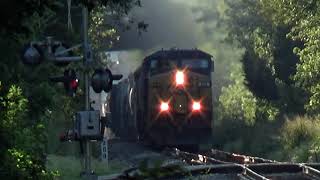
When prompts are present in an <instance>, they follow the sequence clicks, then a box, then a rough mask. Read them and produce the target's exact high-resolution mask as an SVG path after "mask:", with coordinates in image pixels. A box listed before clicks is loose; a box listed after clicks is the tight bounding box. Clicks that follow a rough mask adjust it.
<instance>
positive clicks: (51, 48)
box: [22, 37, 83, 66]
mask: <svg viewBox="0 0 320 180" xmlns="http://www.w3.org/2000/svg"><path fill="white" fill-rule="evenodd" d="M81 46H82V45H81V44H79V45H76V46H73V47H71V48H68V46H67V45H66V44H64V43H62V42H60V41H53V40H52V37H47V39H46V40H45V41H35V42H31V43H29V44H27V45H25V47H24V48H23V51H22V62H23V63H24V64H25V65H29V66H36V65H39V64H41V63H42V62H43V61H44V60H45V59H46V60H49V61H52V62H53V63H54V64H56V65H58V66H66V65H68V64H69V63H70V62H75V61H80V60H82V59H83V58H82V57H81V56H71V55H72V53H71V52H72V50H74V49H76V48H79V47H81Z"/></svg>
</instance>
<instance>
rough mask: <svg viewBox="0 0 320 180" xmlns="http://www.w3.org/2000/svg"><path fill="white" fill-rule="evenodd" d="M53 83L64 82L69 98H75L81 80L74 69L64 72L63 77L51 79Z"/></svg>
mask: <svg viewBox="0 0 320 180" xmlns="http://www.w3.org/2000/svg"><path fill="white" fill-rule="evenodd" d="M50 80H51V81H52V82H62V83H63V85H64V89H65V90H66V92H67V94H68V95H69V96H74V95H75V94H76V92H77V89H78V86H79V80H78V78H77V74H76V72H75V70H73V69H67V70H65V71H64V73H63V76H61V77H51V78H50Z"/></svg>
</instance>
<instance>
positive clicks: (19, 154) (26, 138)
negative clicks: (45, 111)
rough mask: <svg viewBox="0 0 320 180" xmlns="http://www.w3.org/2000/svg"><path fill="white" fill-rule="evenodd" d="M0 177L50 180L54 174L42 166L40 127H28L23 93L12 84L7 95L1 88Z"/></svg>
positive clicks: (40, 125)
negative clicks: (1, 161) (0, 161)
mask: <svg viewBox="0 0 320 180" xmlns="http://www.w3.org/2000/svg"><path fill="white" fill-rule="evenodd" d="M0 90H1V91H0V94H1V96H0V107H1V113H0V119H1V121H0V132H1V133H0V139H1V140H2V141H1V142H2V143H1V145H0V147H1V148H0V154H1V155H0V159H2V160H3V162H4V163H2V164H1V166H0V169H1V171H3V172H1V174H0V177H6V178H7V179H52V178H53V177H54V176H55V175H56V173H54V172H47V171H46V170H45V167H44V166H43V165H44V164H43V162H44V159H43V158H44V156H43V155H44V154H43V153H44V150H45V149H44V143H45V142H46V141H45V138H42V139H41V137H43V136H44V133H43V130H44V128H43V125H42V124H41V123H37V124H36V125H34V126H31V127H30V126H29V124H28V121H26V120H27V118H26V117H27V116H26V115H27V108H28V101H27V100H26V98H24V97H23V95H22V90H21V89H20V88H19V87H17V86H15V85H12V86H11V87H10V88H9V90H8V92H7V93H5V92H4V90H3V89H2V87H1V89H0Z"/></svg>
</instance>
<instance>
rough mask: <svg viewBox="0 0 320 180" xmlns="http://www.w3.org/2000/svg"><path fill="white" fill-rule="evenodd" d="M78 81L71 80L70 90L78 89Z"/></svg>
mask: <svg viewBox="0 0 320 180" xmlns="http://www.w3.org/2000/svg"><path fill="white" fill-rule="evenodd" d="M78 82H79V81H78V79H72V80H71V81H70V87H71V88H72V89H76V88H77V87H78V85H79V84H78Z"/></svg>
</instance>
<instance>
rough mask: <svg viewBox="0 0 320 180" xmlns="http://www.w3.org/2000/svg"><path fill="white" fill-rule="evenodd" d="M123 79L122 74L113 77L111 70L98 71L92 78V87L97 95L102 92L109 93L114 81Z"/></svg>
mask: <svg viewBox="0 0 320 180" xmlns="http://www.w3.org/2000/svg"><path fill="white" fill-rule="evenodd" d="M121 78H122V75H121V74H116V75H112V73H111V71H110V70H109V69H96V70H95V72H94V73H93V75H92V77H91V86H92V89H93V90H94V92H96V93H101V92H102V90H103V91H105V92H109V91H110V90H111V88H112V82H113V80H120V79H121Z"/></svg>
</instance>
